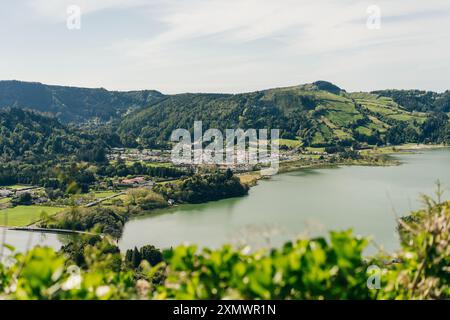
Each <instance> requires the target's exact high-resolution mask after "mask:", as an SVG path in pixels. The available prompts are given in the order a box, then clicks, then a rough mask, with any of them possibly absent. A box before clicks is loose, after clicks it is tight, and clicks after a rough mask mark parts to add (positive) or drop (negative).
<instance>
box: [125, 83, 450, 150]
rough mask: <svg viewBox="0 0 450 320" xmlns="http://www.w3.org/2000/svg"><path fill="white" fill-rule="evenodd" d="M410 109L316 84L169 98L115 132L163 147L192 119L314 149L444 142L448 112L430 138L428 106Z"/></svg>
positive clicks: (386, 99)
mask: <svg viewBox="0 0 450 320" xmlns="http://www.w3.org/2000/svg"><path fill="white" fill-rule="evenodd" d="M386 95H387V94H386ZM411 109H414V108H411V107H405V106H402V105H400V104H398V103H397V102H395V100H394V99H393V98H391V97H387V96H384V95H382V94H375V93H347V92H346V91H345V90H342V89H340V88H338V87H337V86H335V85H333V84H331V83H329V82H326V81H318V82H315V83H312V84H305V85H300V86H294V87H287V88H276V89H269V90H264V91H257V92H251V93H243V94H179V95H173V96H168V97H167V98H166V99H164V100H162V101H160V102H158V103H155V104H153V105H151V106H149V107H147V108H144V109H141V110H138V111H136V112H134V113H132V114H130V115H129V116H127V117H125V118H124V119H123V120H122V121H121V124H120V126H119V129H118V131H119V135H120V136H121V137H123V138H125V137H127V138H128V139H129V138H130V137H132V138H133V139H135V140H137V141H138V142H139V143H140V144H141V145H143V146H158V145H164V144H165V143H166V142H167V141H168V139H169V137H170V134H171V132H172V131H173V130H174V129H177V128H186V129H190V130H192V127H193V123H194V121H199V120H201V121H203V127H204V130H206V129H207V128H219V129H221V130H224V129H226V128H237V127H240V128H244V129H247V128H256V129H259V128H268V129H270V128H279V129H280V130H281V138H284V139H298V140H300V141H301V142H302V143H303V144H304V145H309V146H316V147H321V146H329V145H334V144H336V143H343V144H351V143H355V142H358V143H363V144H385V143H404V142H445V141H448V135H446V134H447V133H448V130H449V128H448V125H447V123H448V120H447V118H448V117H447V115H446V114H444V113H443V114H441V115H440V116H439V117H440V118H442V119H444V120H443V121H441V122H439V121H438V122H439V123H434V122H433V123H431V127H433V128H434V126H436V125H437V126H441V127H442V126H444V128H440V129H439V130H440V131H443V133H442V132H441V133H440V134H438V136H439V137H436V135H434V136H433V137H432V138H430V136H429V135H426V134H424V130H423V129H424V128H423V127H424V126H426V125H428V127H430V123H428V122H430V121H431V120H430V119H432V117H431V113H430V112H429V111H430V110H431V109H432V106H429V110H427V112H417V111H414V110H411ZM428 120H429V121H428ZM427 121H428V122H427ZM433 130H434V129H433ZM399 135H400V136H399Z"/></svg>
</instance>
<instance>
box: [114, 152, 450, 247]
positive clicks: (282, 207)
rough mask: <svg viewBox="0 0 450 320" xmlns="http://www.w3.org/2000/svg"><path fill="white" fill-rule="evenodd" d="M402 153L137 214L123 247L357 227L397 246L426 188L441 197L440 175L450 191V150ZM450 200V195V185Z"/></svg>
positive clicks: (254, 239)
mask: <svg viewBox="0 0 450 320" xmlns="http://www.w3.org/2000/svg"><path fill="white" fill-rule="evenodd" d="M395 157H396V158H397V159H399V160H400V161H401V162H402V164H401V165H400V166H391V167H368V166H344V167H339V168H330V169H312V170H301V171H296V172H290V173H285V174H280V175H276V176H274V177H272V178H271V179H270V180H261V181H259V183H258V185H257V186H255V187H253V188H252V189H251V190H250V192H249V195H248V196H246V197H243V198H234V199H226V200H221V201H216V202H209V203H205V204H200V205H183V206H179V207H174V208H171V209H168V210H164V211H163V212H162V213H159V214H152V215H147V216H140V217H136V218H133V219H132V220H130V221H129V222H128V223H127V224H126V226H125V230H124V234H123V237H122V239H121V240H120V247H121V248H122V249H128V248H132V247H134V246H137V247H139V246H143V245H145V244H153V245H155V246H157V247H160V248H168V247H171V246H176V245H178V244H181V243H195V244H198V245H200V246H212V247H217V246H220V245H221V244H224V243H234V244H250V245H251V246H253V247H259V246H265V245H279V244H280V243H282V242H284V241H286V240H289V239H294V238H295V237H298V236H305V235H308V236H318V235H324V234H326V232H327V230H345V229H348V228H353V230H354V232H355V233H356V234H358V235H363V236H371V237H372V238H373V240H374V242H376V244H377V245H379V246H383V247H384V248H385V249H387V250H390V251H392V250H395V249H396V248H397V246H398V238H397V234H396V230H395V229H396V218H397V217H400V216H402V215H405V214H407V213H408V212H409V211H411V210H416V209H419V208H421V207H422V203H421V202H420V194H421V193H425V194H428V195H433V194H434V193H435V191H436V189H437V188H436V181H437V180H439V181H440V182H441V183H442V185H443V188H444V189H447V188H448V189H449V190H450V170H449V169H450V150H449V149H436V150H431V151H423V152H420V153H414V154H402V155H396V156H395ZM444 198H447V199H448V198H450V191H446V192H445V194H444ZM374 248H375V246H372V248H369V249H368V250H369V251H372V250H374Z"/></svg>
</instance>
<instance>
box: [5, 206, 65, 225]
mask: <svg viewBox="0 0 450 320" xmlns="http://www.w3.org/2000/svg"><path fill="white" fill-rule="evenodd" d="M63 210H64V208H60V207H47V206H17V207H14V208H9V209H4V210H0V225H5V216H6V215H8V216H7V218H8V221H7V223H6V225H8V226H11V227H22V226H27V225H29V224H31V223H33V222H36V221H38V220H39V219H40V218H41V216H42V213H44V212H45V213H46V214H47V215H50V216H51V215H54V214H56V213H58V212H61V211H63Z"/></svg>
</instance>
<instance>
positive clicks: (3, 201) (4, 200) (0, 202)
mask: <svg viewBox="0 0 450 320" xmlns="http://www.w3.org/2000/svg"><path fill="white" fill-rule="evenodd" d="M10 201H11V198H3V199H0V204H3V203H8V202H10Z"/></svg>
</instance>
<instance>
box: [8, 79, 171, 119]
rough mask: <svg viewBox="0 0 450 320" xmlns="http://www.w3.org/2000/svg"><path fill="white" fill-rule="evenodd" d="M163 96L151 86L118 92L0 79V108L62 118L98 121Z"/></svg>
mask: <svg viewBox="0 0 450 320" xmlns="http://www.w3.org/2000/svg"><path fill="white" fill-rule="evenodd" d="M163 98H164V95H163V94H161V93H160V92H158V91H154V90H143V91H129V92H118V91H108V90H106V89H103V88H99V89H88V88H76V87H64V86H52V85H45V84H42V83H35V82H21V81H0V108H7V107H17V108H28V109H34V110H37V111H40V112H48V113H51V114H52V115H54V116H56V117H57V118H58V119H60V120H62V121H63V122H77V123H79V122H83V121H86V120H90V119H93V118H98V119H100V120H101V121H108V120H110V119H114V118H118V117H121V116H123V115H124V114H125V113H126V112H127V111H128V110H132V109H134V108H140V107H144V106H148V105H150V104H152V103H155V102H157V101H159V100H161V99H163Z"/></svg>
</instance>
